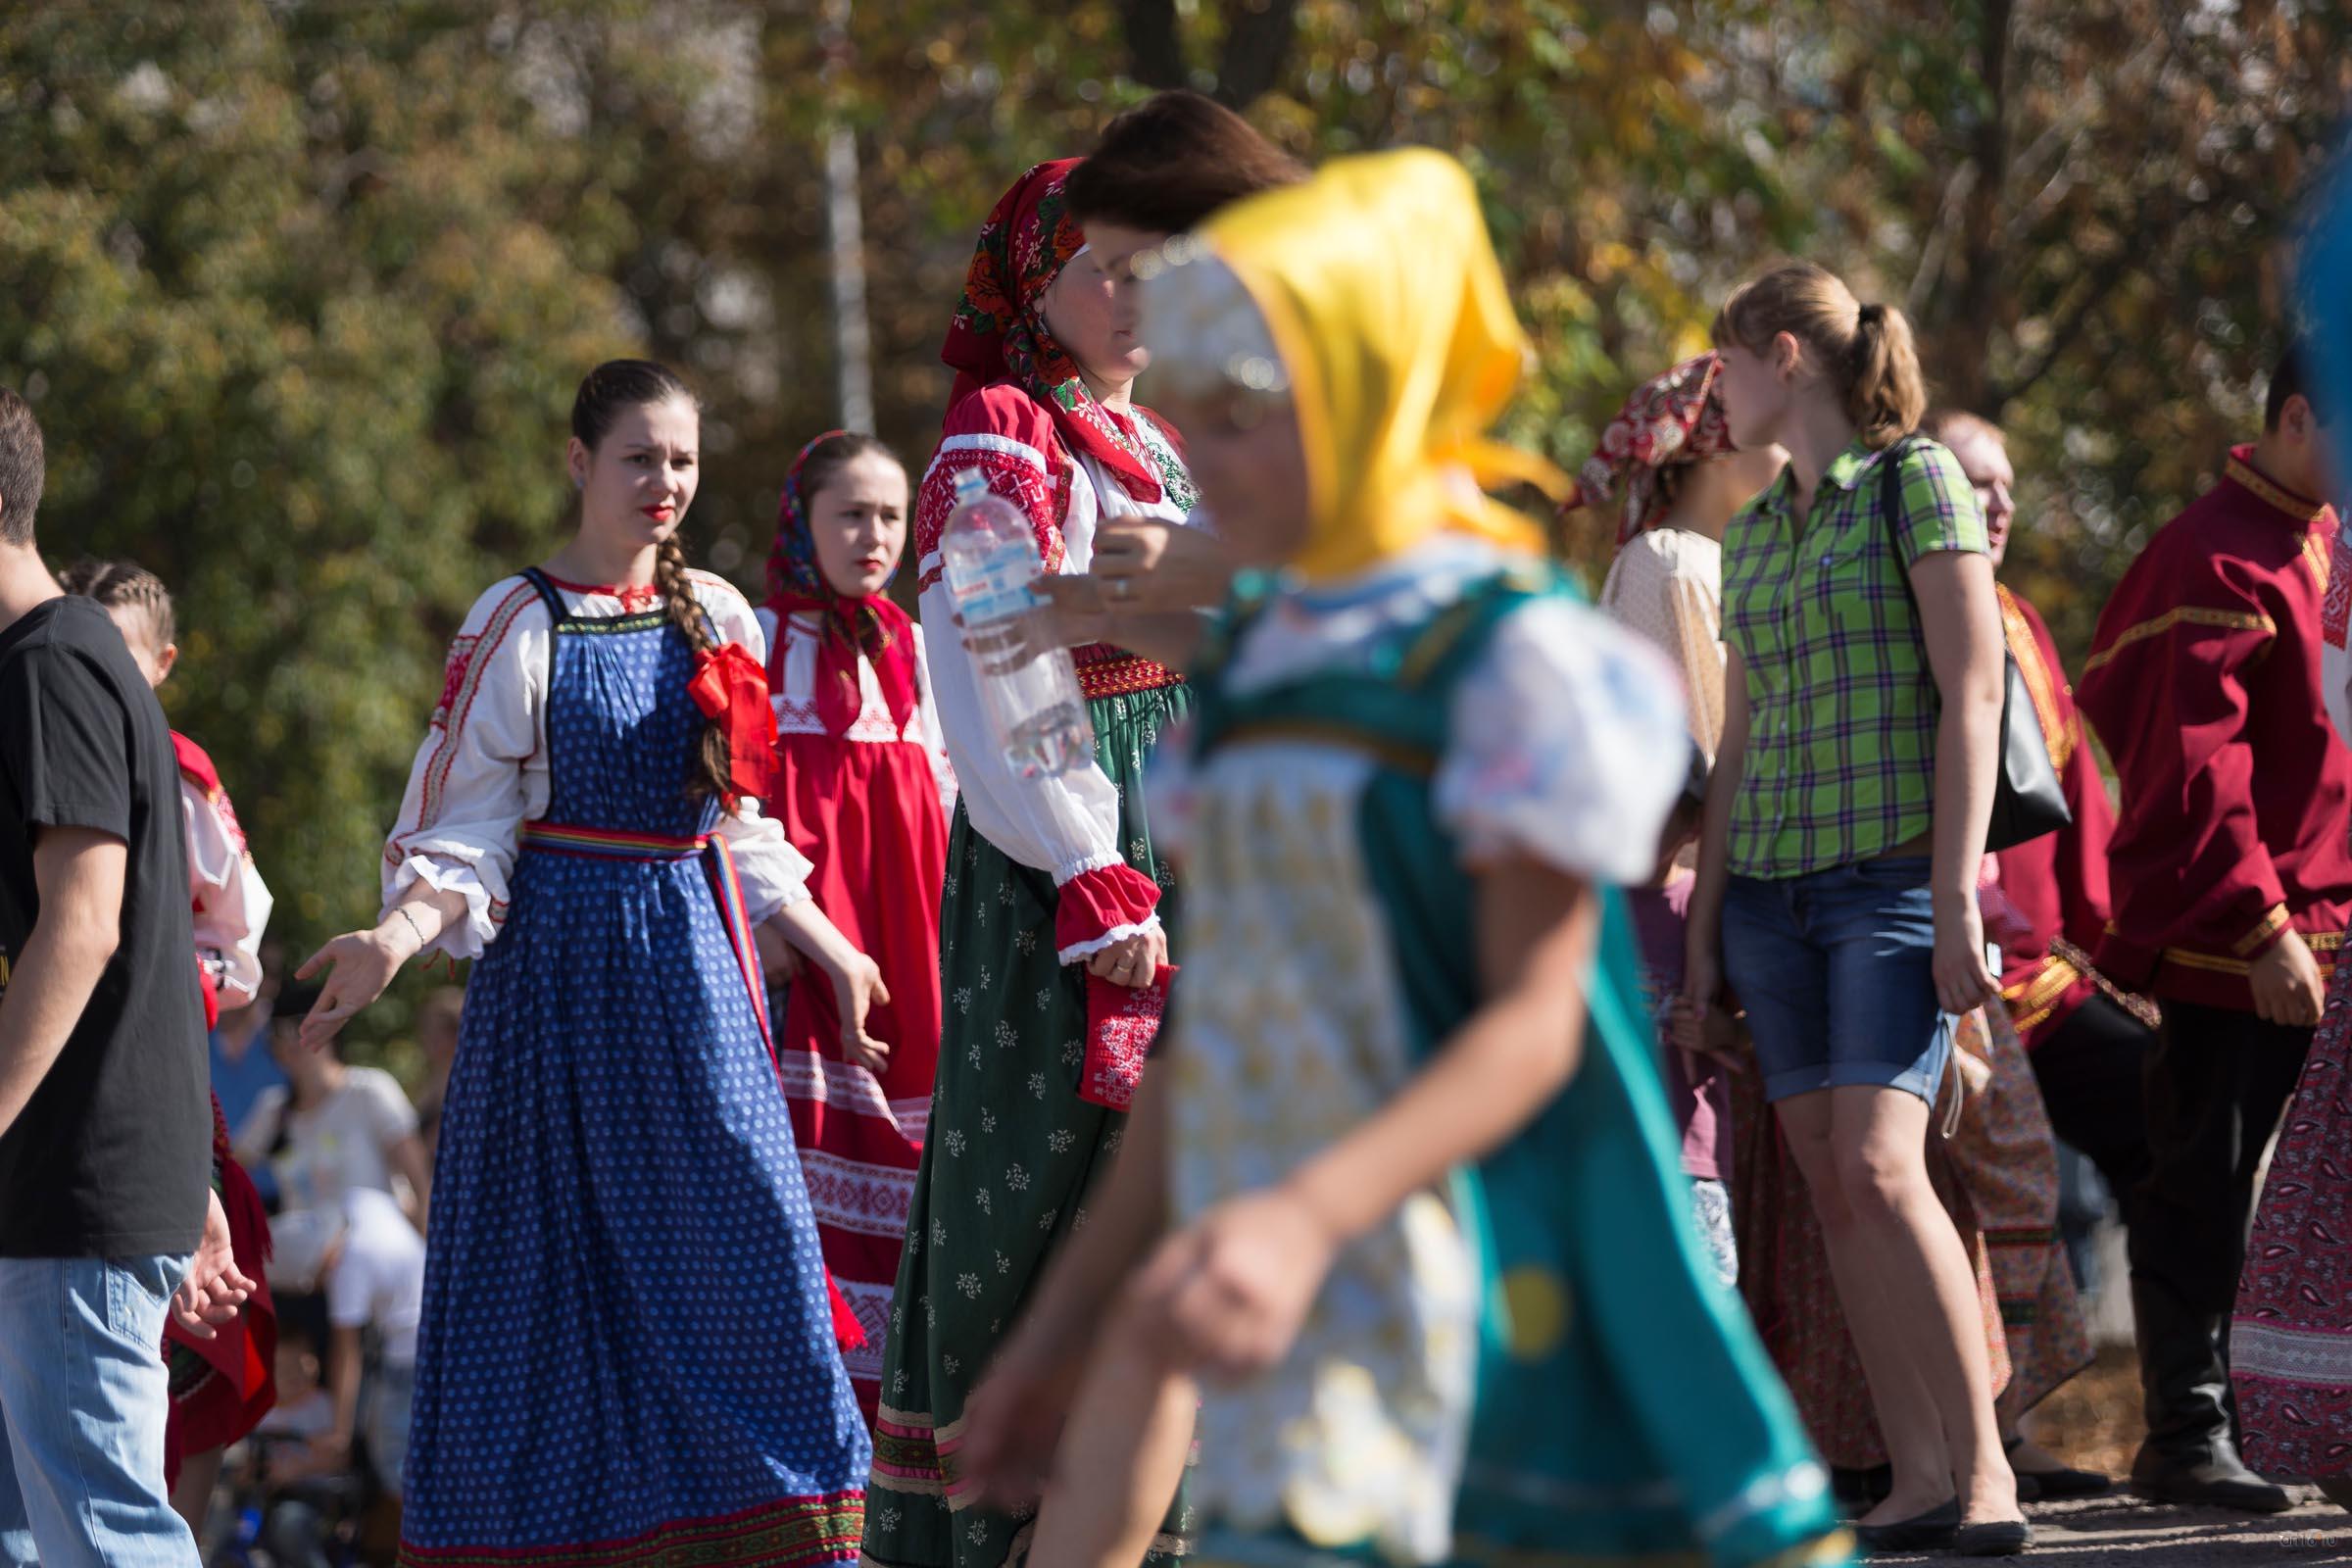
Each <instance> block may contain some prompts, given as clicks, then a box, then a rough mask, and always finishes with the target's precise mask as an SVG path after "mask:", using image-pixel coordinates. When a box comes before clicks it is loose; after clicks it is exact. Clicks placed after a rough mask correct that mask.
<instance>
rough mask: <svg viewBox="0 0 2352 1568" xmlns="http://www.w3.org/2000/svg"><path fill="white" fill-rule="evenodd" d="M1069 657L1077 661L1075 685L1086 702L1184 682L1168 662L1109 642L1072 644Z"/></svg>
mask: <svg viewBox="0 0 2352 1568" xmlns="http://www.w3.org/2000/svg"><path fill="white" fill-rule="evenodd" d="M1070 658H1071V659H1072V660H1073V661H1075V662H1076V663H1077V665H1078V689H1079V690H1080V691H1082V692H1084V693H1085V694H1086V697H1087V701H1089V702H1092V701H1094V700H1095V699H1096V698H1098V697H1132V696H1134V695H1135V694H1136V693H1137V692H1155V691H1158V690H1159V689H1160V688H1161V687H1163V686H1177V685H1181V684H1183V682H1184V677H1183V676H1182V675H1179V674H1177V673H1176V671H1174V670H1172V669H1170V668H1169V667H1168V666H1167V665H1165V664H1161V663H1155V662H1152V660H1149V659H1144V658H1141V657H1139V656H1137V655H1135V654H1131V653H1129V652H1127V650H1126V649H1124V648H1113V647H1112V646H1111V645H1110V644H1108V643H1088V644H1087V645H1086V646H1085V647H1083V648H1073V649H1071V650H1070Z"/></svg>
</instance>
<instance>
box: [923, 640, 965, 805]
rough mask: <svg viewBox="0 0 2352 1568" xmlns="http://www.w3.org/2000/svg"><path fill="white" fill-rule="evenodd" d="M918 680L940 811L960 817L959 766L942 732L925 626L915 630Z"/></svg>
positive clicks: (924, 740)
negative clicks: (925, 638)
mask: <svg viewBox="0 0 2352 1568" xmlns="http://www.w3.org/2000/svg"><path fill="white" fill-rule="evenodd" d="M914 679H915V684H916V686H917V688H918V689H919V691H920V693H921V696H920V699H919V700H918V701H917V702H916V704H915V722H916V723H918V724H920V725H922V727H923V750H924V752H925V753H927V754H928V755H929V756H930V759H931V780H932V782H933V783H934V784H937V785H938V786H939V809H941V810H942V811H944V812H946V813H947V814H948V815H949V816H951V817H953V816H954V815H955V814H956V764H955V763H954V762H952V761H950V760H948V742H947V738H946V737H945V736H943V735H942V734H941V733H940V730H939V704H938V702H937V701H935V700H934V699H933V698H932V695H931V654H930V650H929V647H928V645H927V644H925V643H924V641H923V628H922V624H921V623H920V622H919V621H918V622H917V623H916V624H915V628H914Z"/></svg>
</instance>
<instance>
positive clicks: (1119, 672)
mask: <svg viewBox="0 0 2352 1568" xmlns="http://www.w3.org/2000/svg"><path fill="white" fill-rule="evenodd" d="M1076 167H1077V161H1076V160H1068V161H1064V162H1060V163H1050V164H1042V165H1040V166H1038V167H1037V168H1035V169H1032V170H1031V171H1029V172H1028V173H1026V174H1024V175H1022V176H1021V178H1020V180H1019V181H1018V182H1017V183H1016V184H1015V185H1014V186H1013V187H1012V189H1011V190H1010V191H1008V192H1006V193H1005V197H1004V199H1003V200H1002V201H1000V202H999V203H998V204H997V207H996V210H995V211H994V212H993V213H991V214H990V216H989V219H988V222H987V225H986V226H985V227H984V228H983V229H982V231H981V235H980V243H979V246H978V248H977V250H976V252H975V253H974V255H973V258H972V263H971V268H970V270H969V272H968V274H967V276H966V279H965V283H964V294H963V299H962V301H961V302H960V304H959V305H958V306H957V308H956V318H955V321H954V323H953V324H952V325H951V326H950V328H949V331H948V339H947V344H946V347H945V349H944V351H943V355H942V357H943V358H944V359H945V360H946V361H947V363H948V364H949V365H950V366H951V367H953V368H955V370H956V388H955V392H954V394H953V397H952V399H951V402H950V407H949V411H948V416H947V419H946V423H945V429H944V433H943V435H942V438H941V441H940V445H939V450H938V453H937V455H936V456H935V457H934V458H933V459H932V462H931V466H930V470H929V471H928V472H927V473H926V474H925V475H924V477H923V481H922V484H921V487H920V489H919V490H918V492H917V495H916V501H915V523H914V531H915V553H916V559H917V563H918V570H919V571H920V574H921V583H922V602H921V603H922V620H923V629H924V633H925V636H926V639H927V643H928V650H927V651H928V663H929V666H930V673H931V677H932V683H933V691H934V696H935V700H936V702H937V705H938V710H939V727H940V731H941V734H942V736H943V738H944V739H945V741H946V743H947V750H948V755H949V757H950V758H951V759H952V760H953V761H954V763H955V769H956V779H957V782H958V784H959V785H960V788H961V794H960V799H959V802H958V805H957V808H956V814H955V822H954V825H953V828H952V831H951V835H950V839H949V844H948V862H947V881H946V889H945V895H944V899H943V903H942V907H941V916H940V932H941V950H942V951H941V1000H942V1003H943V1009H942V1010H943V1019H942V1027H941V1032H940V1044H939V1067H938V1080H937V1082H938V1087H937V1093H936V1095H935V1097H934V1099H933V1102H932V1111H931V1122H930V1127H929V1131H928V1135H927V1138H926V1140H925V1144H924V1149H923V1156H922V1163H921V1167H920V1169H919V1171H918V1172H917V1174H916V1177H915V1185H914V1193H913V1197H912V1201H911V1204H910V1206H909V1209H908V1219H907V1235H906V1247H905V1250H904V1253H903V1256H902V1259H901V1262H900V1267H899V1280H898V1290H897V1293H896V1296H895V1298H894V1300H893V1303H892V1307H891V1322H890V1335H889V1345H888V1348H887V1350H886V1353H885V1356H884V1361H883V1366H882V1389H881V1405H880V1410H879V1415H878V1420H877V1423H876V1428H875V1433H876V1436H875V1450H874V1471H873V1478H872V1483H871V1487H870V1491H871V1494H872V1498H873V1501H872V1506H871V1508H870V1510H869V1514H868V1524H867V1534H866V1546H865V1549H866V1555H867V1556H868V1558H869V1559H871V1560H873V1561H875V1562H879V1563H884V1564H891V1565H902V1564H921V1565H925V1568H932V1565H937V1568H948V1565H951V1564H986V1565H988V1568H995V1565H996V1564H999V1563H1002V1562H1004V1561H1005V1559H1006V1558H1007V1556H1008V1555H1010V1554H1011V1553H1012V1552H1014V1551H1015V1550H1016V1548H1017V1547H1018V1546H1019V1545H1021V1544H1023V1543H1022V1542H1020V1541H1019V1540H1018V1539H1017V1538H1019V1537H1020V1536H1021V1535H1022V1534H1023V1532H1024V1525H1023V1522H1022V1521H1020V1520H1017V1519H1014V1518H1011V1517H1009V1516H1005V1515H999V1514H989V1513H982V1512H979V1511H977V1510H972V1509H967V1508H966V1507H964V1506H963V1504H964V1502H965V1501H967V1500H968V1499H967V1498H966V1497H964V1496H962V1495H959V1492H958V1488H957V1484H956V1469H955V1462H954V1446H955V1445H954V1439H955V1435H956V1431H957V1430H958V1429H959V1427H960V1421H961V1416H962V1407H963V1399H964V1396H965V1394H966V1393H967V1392H968V1391H969V1390H970V1389H971V1387H972V1386H973V1384H974V1383H975V1382H977V1380H978V1378H979V1376H980V1373H981V1371H982V1369H983V1368H984V1367H985V1366H986V1365H987V1363H988V1359H989V1357H990V1355H991V1354H992V1353H993V1352H994V1350H995V1348H996V1343H997V1340H998V1338H999V1337H1000V1336H1001V1335H1002V1334H1003V1333H1004V1332H1005V1329H1007V1328H1008V1327H1009V1326H1010V1324H1011V1321H1012V1319H1013V1317H1014V1315H1015V1312H1016V1309H1017V1307H1018V1305H1019V1303H1020V1301H1021V1299H1022V1298H1023V1297H1024V1296H1025V1295H1026V1294H1027V1293H1028V1291H1029V1290H1030V1288H1031V1286H1032V1284H1033V1282H1034V1281H1035V1279H1036V1276H1037V1274H1038V1271H1039V1270H1040V1269H1041V1268H1042V1267H1043V1266H1044V1264H1045V1262H1046V1260H1047V1258H1048V1256H1049V1255H1050V1254H1051V1253H1052V1251H1053V1250H1054V1248H1055V1247H1056V1246H1057V1245H1058V1244H1059V1243H1060V1241H1061V1239H1062V1238H1063V1237H1065V1236H1066V1235H1068V1234H1069V1233H1070V1232H1071V1231H1072V1230H1074V1229H1076V1228H1077V1227H1079V1226H1082V1225H1083V1224H1085V1222H1086V1208H1085V1199H1086V1194H1087V1190H1088V1188H1089V1187H1090V1185H1092V1183H1093V1181H1094V1180H1095V1178H1096V1177H1097V1175H1098V1174H1099V1171H1100V1169H1101V1167H1102V1166H1103V1164H1104V1163H1105V1161H1106V1159H1107V1157H1108V1156H1109V1155H1110V1154H1112V1153H1113V1152H1116V1150H1117V1148H1118V1144H1119V1137H1120V1133H1121V1131H1122V1129H1123V1127H1124V1124H1125V1121H1126V1117H1125V1115H1124V1114H1123V1112H1124V1110H1125V1108H1126V1104H1127V1097H1128V1096H1129V1095H1130V1094H1131V1093H1132V1091H1133V1088H1134V1084H1135V1079H1136V1075H1137V1074H1138V1072H1140V1069H1141V1065H1142V1061H1141V1055H1142V1053H1141V1043H1142V1041H1144V1040H1145V1039H1148V1037H1149V1033H1150V1030H1151V1028H1152V1023H1153V1021H1154V1020H1155V1018H1156V1012H1157V1008H1158V1005H1159V1004H1160V1002H1161V1000H1162V999H1163V998H1164V996H1165V989H1166V979H1165V976H1164V974H1163V972H1162V971H1163V968H1164V967H1165V965H1166V963H1167V958H1168V950H1167V939H1166V937H1165V936H1164V935H1163V933H1162V926H1161V919H1162V916H1163V914H1164V913H1165V912H1166V910H1165V909H1164V908H1163V903H1164V902H1165V901H1166V900H1167V899H1168V897H1169V895H1170V894H1171V892H1172V888H1171V884H1170V880H1169V878H1168V875H1167V873H1166V871H1165V870H1164V869H1163V867H1162V866H1161V864H1160V862H1159V860H1158V858H1156V857H1155V856H1154V855H1153V853H1152V832H1151V827H1150V824H1149V823H1148V821H1147V820H1146V818H1145V814H1144V809H1143V800H1142V792H1141V791H1140V790H1138V789H1136V788H1135V787H1134V786H1135V785H1136V784H1137V783H1138V781H1139V780H1140V778H1141V776H1142V772H1143V764H1144V759H1145V757H1146V755H1147V754H1148V753H1149V752H1150V750H1151V748H1152V742H1153V741H1154V740H1155V739H1156V738H1157V737H1158V735H1159V733H1160V731H1161V730H1162V729H1163V728H1164V727H1166V726H1167V725H1169V724H1170V723H1172V722H1173V721H1174V720H1176V719H1177V718H1179V717H1181V716H1182V715H1183V714H1184V712H1185V711H1187V709H1188V708H1189V706H1190V705H1189V700H1188V698H1187V695H1186V691H1185V687H1184V685H1183V683H1182V681H1181V680H1180V679H1179V678H1178V677H1177V676H1176V675H1175V674H1174V673H1173V672H1171V671H1169V670H1167V669H1165V668H1163V667H1161V666H1160V665H1158V664H1155V663H1152V662H1149V661H1146V660H1143V659H1140V658H1137V657H1135V656H1133V655H1131V654H1129V653H1127V652H1125V651H1124V650H1122V649H1119V648H1116V647H1112V646H1109V645H1107V644H1101V643H1098V644H1093V645H1090V646H1084V647H1080V648H1078V649H1077V650H1075V658H1076V662H1077V672H1078V683H1079V687H1080V690H1081V692H1082V694H1083V696H1084V699H1085V701H1084V705H1083V708H1084V714H1085V718H1086V720H1087V721H1088V723H1089V724H1090V725H1091V728H1092V730H1093V746H1092V750H1091V752H1089V751H1086V750H1084V749H1082V748H1081V749H1080V750H1079V754H1078V756H1077V757H1076V758H1075V759H1074V760H1072V759H1070V758H1067V757H1066V756H1065V757H1060V758H1056V757H1054V756H1053V755H1051V754H1052V753H1053V752H1054V750H1055V748H1054V746H1051V745H1049V746H1044V747H1029V748H1023V750H1024V751H1027V752H1029V753H1030V754H1031V755H1029V756H1027V757H1026V758H1025V759H1024V760H1023V761H1020V762H1016V761H1015V760H1013V759H1011V758H1009V757H1008V756H1007V755H1006V752H1007V748H1006V747H1005V744H1004V743H1003V741H1002V740H1001V739H1000V737H999V736H998V735H997V734H996V726H994V725H992V723H991V721H990V719H989V717H988V714H987V708H986V703H987V699H986V697H985V695H984V693H985V688H986V685H987V683H988V682H990V681H991V680H992V679H998V678H1001V676H1002V674H1004V673H1008V672H1009V670H1008V664H1009V663H1010V662H1017V661H1018V660H1019V659H1020V658H1021V657H1022V656H1021V655H1017V654H1016V655H1014V656H1012V659H1011V661H1008V659H1007V657H1006V655H1005V653H1004V652H1003V650H1002V648H1001V647H1000V646H999V645H998V644H997V643H996V642H994V641H992V640H986V639H985V638H984V637H982V636H975V638H974V639H973V642H972V644H971V645H967V641H966V638H965V634H964V631H965V629H964V627H963V626H961V625H960V624H959V623H958V621H957V618H956V593H955V585H952V584H951V582H950V581H949V579H948V576H947V569H946V568H947V563H946V561H945V559H944V556H943V550H942V534H943V532H944V531H946V529H947V526H948V524H949V522H950V519H951V517H952V516H957V517H958V525H959V526H961V525H962V520H961V515H959V505H960V508H961V510H962V512H967V513H968V511H970V510H971V506H970V504H971V503H972V502H973V501H974V500H975V499H976V498H975V491H974V488H973V487H974V486H975V485H978V486H980V487H981V488H982V489H984V491H985V497H986V498H993V499H994V500H995V501H997V502H1000V503H1004V504H1005V505H1008V506H1009V507H1010V508H1011V509H1012V510H1013V511H1014V512H1015V513H1017V514H1018V516H1019V519H1020V523H1021V524H1022V525H1025V527H1026V529H1027V531H1028V533H1029V535H1030V536H1031V538H1033V539H1034V542H1035V548H1036V552H1037V557H1038V560H1039V562H1040V564H1041V568H1042V570H1043V571H1045V572H1047V573H1076V572H1083V571H1085V570H1086V568H1087V565H1088V564H1089V562H1090V560H1091V550H1092V545H1093V541H1094V536H1095V530H1096V527H1097V525H1098V524H1099V523H1100V522H1101V521H1103V519H1106V518H1110V517H1118V516H1129V515H1142V516H1147V517H1152V518H1158V519H1162V520H1164V521H1168V522H1172V523H1181V522H1182V521H1183V520H1184V518H1185V516H1186V515H1187V514H1188V513H1189V512H1190V511H1191V510H1192V505H1193V487H1192V482H1191V480H1190V478H1189V477H1187V475H1186V473H1185V467H1184V462H1183V458H1182V456H1181V454H1180V452H1179V449H1178V446H1177V443H1176V440H1175V438H1174V436H1173V434H1172V433H1171V432H1170V431H1169V430H1168V429H1166V427H1164V426H1163V425H1162V424H1161V423H1160V422H1159V421H1158V419H1157V418H1156V417H1154V416H1152V414H1151V412H1150V411H1148V410H1145V409H1142V408H1139V407H1137V406H1136V405H1135V404H1134V403H1133V402H1132V401H1131V400H1130V398H1129V395H1128V393H1129V388H1130V386H1131V385H1132V383H1133V381H1134V379H1135V376H1136V374H1137V372H1138V371H1140V370H1142V368H1144V365H1145V363H1146V360H1147V359H1148V355H1147V353H1146V351H1145V348H1144V345H1143V343H1142V342H1141V340H1140V339H1139V338H1138V336H1137V333H1136V315H1137V307H1136V302H1135V298H1134V279H1133V274H1132V272H1131V271H1130V265H1131V263H1132V261H1133V259H1134V258H1135V257H1136V256H1137V255H1139V254H1140V253H1143V252H1145V251H1147V250H1149V249H1151V248H1152V246H1154V245H1156V244H1157V243H1159V242H1160V241H1161V240H1163V239H1164V238H1165V237H1166V236H1165V235H1164V234H1161V233H1155V232H1151V231H1147V230H1142V229H1131V228H1126V227H1123V226H1121V225H1118V224H1097V225H1095V226H1094V227H1093V228H1092V229H1091V230H1090V231H1088V232H1085V233H1081V232H1080V230H1079V227H1078V225H1077V223H1076V221H1074V220H1073V219H1072V218H1071V216H1070V214H1069V211H1068V208H1067V203H1066V199H1065V192H1064V189H1063V187H1064V185H1065V183H1066V181H1067V179H1068V177H1069V174H1070V172H1071V171H1072V170H1073V169H1074V168H1076ZM966 475H976V477H975V478H965V485H964V496H963V498H962V502H961V503H960V504H959V499H958V496H957V480H958V479H959V478H962V477H964V476H966ZM982 507H983V510H985V499H983V500H982ZM1016 538H1017V531H1016ZM961 575H962V573H961V571H960V570H959V571H958V577H959V578H960V577H961ZM985 618H986V617H985V615H984V614H982V613H979V612H978V611H975V614H974V616H973V619H974V621H975V626H974V628H973V630H974V631H975V632H976V633H978V632H980V631H981V628H980V627H979V625H978V624H977V622H979V621H981V620H983V619H985ZM1052 657H1056V658H1058V657H1061V656H1060V655H1058V654H1055V655H1054V656H1052ZM1075 716H1076V715H1075V714H1073V715H1072V718H1073V720H1074V719H1075ZM1066 727H1067V728H1068V729H1069V730H1071V731H1072V732H1073V733H1075V732H1077V731H1078V729H1079V726H1077V725H1076V724H1075V723H1074V722H1073V723H1072V724H1070V725H1069V726H1066ZM1049 739H1051V738H1050V737H1049ZM1071 739H1072V736H1071V735H1063V736H1061V740H1062V741H1063V742H1065V743H1066V742H1069V741H1070V740H1071ZM1040 753H1043V754H1046V755H1038V754H1040ZM1190 1417H1191V1411H1190V1409H1189V1408H1182V1409H1178V1410H1176V1411H1174V1412H1173V1413H1172V1416H1171V1425H1172V1428H1173V1430H1172V1432H1171V1434H1170V1436H1169V1439H1168V1441H1167V1442H1166V1443H1165V1444H1164V1445H1162V1446H1163V1448H1164V1449H1165V1450H1166V1463H1165V1469H1166V1480H1167V1486H1168V1490H1169V1491H1170V1493H1173V1492H1174V1490H1175V1485H1176V1480H1177V1477H1178V1474H1179V1473H1180V1471H1181V1468H1182V1464H1183V1457H1184V1447H1185V1443H1186V1440H1187V1438H1188V1436H1189V1432H1190ZM943 1450H944V1451H943ZM1173 1517H1174V1510H1173V1509H1171V1510H1170V1523H1169V1524H1168V1525H1167V1526H1165V1527H1163V1528H1164V1529H1166V1530H1167V1531H1169V1532H1171V1533H1172V1531H1173ZM1160 1544H1161V1545H1163V1546H1165V1545H1171V1544H1173V1540H1172V1534H1171V1535H1170V1536H1169V1537H1167V1538H1163V1540H1162V1542H1161V1543H1160Z"/></svg>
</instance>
